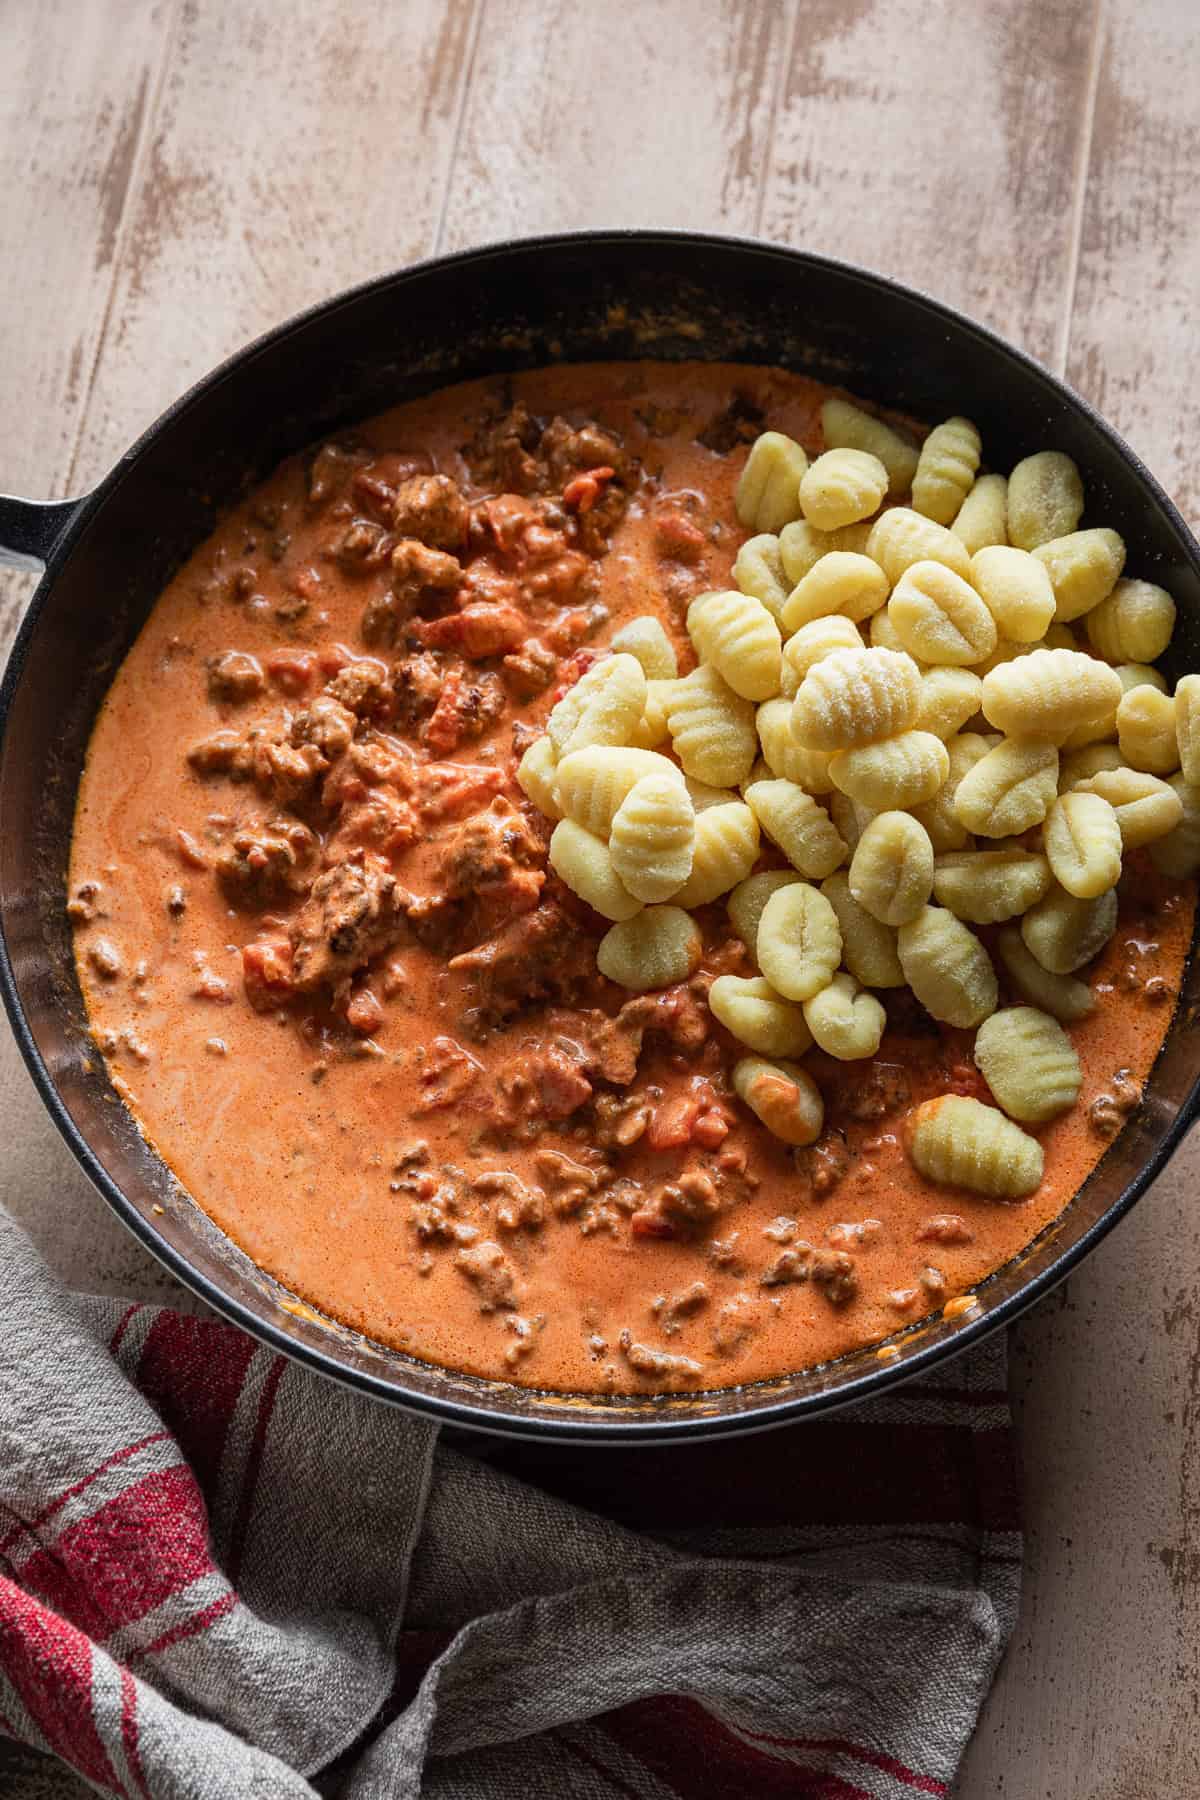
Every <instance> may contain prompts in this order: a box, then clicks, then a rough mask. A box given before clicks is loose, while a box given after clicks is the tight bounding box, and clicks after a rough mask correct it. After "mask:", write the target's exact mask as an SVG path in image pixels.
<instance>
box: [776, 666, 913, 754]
mask: <svg viewBox="0 0 1200 1800" xmlns="http://www.w3.org/2000/svg"><path fill="white" fill-rule="evenodd" d="M920 699H921V677H920V673H919V671H918V669H917V665H916V663H915V662H913V660H912V658H911V657H910V656H904V655H898V654H897V653H896V652H895V651H892V650H835V651H834V652H833V654H832V655H831V656H825V657H822V658H821V661H820V662H818V663H814V664H813V666H812V668H811V669H809V671H808V673H807V675H806V676H805V677H804V680H803V681H802V682H801V683H800V687H799V690H798V691H797V694H796V698H795V700H793V702H792V731H793V732H794V734H795V736H796V738H797V740H798V741H799V742H800V743H801V744H803V745H805V746H806V747H807V748H808V749H810V750H849V749H854V748H856V747H857V746H859V745H861V744H875V743H879V742H881V741H882V740H883V739H884V738H890V737H896V736H897V735H898V733H900V732H902V731H908V730H909V729H910V728H911V726H912V722H913V720H914V719H915V718H916V716H917V707H918V706H919V704H920Z"/></svg>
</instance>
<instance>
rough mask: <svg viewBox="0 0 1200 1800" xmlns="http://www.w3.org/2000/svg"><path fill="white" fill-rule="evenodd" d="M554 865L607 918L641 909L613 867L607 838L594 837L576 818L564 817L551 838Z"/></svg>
mask: <svg viewBox="0 0 1200 1800" xmlns="http://www.w3.org/2000/svg"><path fill="white" fill-rule="evenodd" d="M549 855H550V867H551V868H552V869H553V870H554V873H555V874H556V875H557V876H558V877H559V879H560V881H564V882H565V883H566V885H567V886H568V887H569V888H570V890H571V892H572V893H573V894H578V895H579V898H580V899H581V900H586V901H587V904H588V905H589V906H590V907H592V908H594V910H595V911H596V912H598V913H599V914H600V915H601V916H602V917H603V918H605V919H614V920H620V919H631V918H633V916H634V914H635V913H637V912H640V911H641V906H642V903H641V901H640V900H637V899H635V898H634V896H633V895H632V894H631V893H630V892H629V890H628V888H626V887H625V885H624V883H623V882H622V881H621V878H620V876H619V875H618V874H617V872H616V869H615V867H614V866H613V860H612V855H611V853H610V851H609V848H608V845H607V844H606V843H605V842H604V839H603V838H598V837H594V836H593V835H592V833H591V832H590V831H585V830H584V828H583V826H582V825H577V824H576V823H575V821H574V819H560V820H559V822H558V824H557V825H556V826H555V827H554V831H553V833H552V834H551V838H550V852H549Z"/></svg>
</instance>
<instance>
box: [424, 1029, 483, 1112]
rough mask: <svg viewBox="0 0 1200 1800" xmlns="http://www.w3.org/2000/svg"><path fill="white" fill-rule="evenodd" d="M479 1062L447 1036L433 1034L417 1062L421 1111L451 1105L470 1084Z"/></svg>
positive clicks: (475, 1077)
mask: <svg viewBox="0 0 1200 1800" xmlns="http://www.w3.org/2000/svg"><path fill="white" fill-rule="evenodd" d="M482 1073H483V1066H482V1064H481V1063H479V1062H477V1061H476V1059H475V1058H474V1057H473V1056H472V1055H471V1053H470V1051H469V1050H464V1049H463V1047H462V1045H461V1044H458V1043H456V1042H455V1041H454V1039H453V1038H450V1037H435V1038H434V1040H433V1042H432V1044H431V1045H430V1046H429V1050H428V1053H427V1055H426V1057H425V1060H424V1062H423V1063H422V1064H421V1073H420V1076H419V1083H420V1088H421V1098H420V1101H419V1102H418V1104H419V1105H420V1107H421V1109H422V1111H423V1112H432V1111H434V1110H435V1109H438V1108H441V1107H444V1106H454V1105H456V1104H457V1103H458V1101H460V1100H461V1099H462V1097H463V1095H464V1094H465V1093H466V1092H467V1091H468V1089H470V1088H472V1087H474V1085H475V1083H476V1081H478V1079H479V1077H480V1075H481V1074H482Z"/></svg>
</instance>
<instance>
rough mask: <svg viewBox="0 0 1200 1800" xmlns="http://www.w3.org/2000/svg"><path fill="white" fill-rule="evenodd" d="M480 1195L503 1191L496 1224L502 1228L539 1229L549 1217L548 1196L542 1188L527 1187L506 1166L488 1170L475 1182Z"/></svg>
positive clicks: (514, 1229)
mask: <svg viewBox="0 0 1200 1800" xmlns="http://www.w3.org/2000/svg"><path fill="white" fill-rule="evenodd" d="M471 1186H472V1188H473V1189H474V1190H475V1192H476V1193H477V1194H486V1195H491V1194H499V1195H500V1200H499V1202H498V1204H497V1206H496V1211H495V1220H496V1225H497V1226H498V1228H499V1229H500V1230H501V1231H522V1230H528V1231H536V1230H537V1229H538V1228H539V1226H541V1225H543V1224H544V1223H545V1220H546V1196H545V1194H544V1193H543V1192H542V1190H541V1188H531V1187H528V1186H526V1184H525V1182H523V1181H522V1180H521V1178H520V1176H519V1175H514V1174H512V1173H511V1171H509V1170H506V1169H485V1171H484V1173H483V1174H482V1175H477V1176H476V1177H475V1179H474V1181H473V1182H472V1183H471Z"/></svg>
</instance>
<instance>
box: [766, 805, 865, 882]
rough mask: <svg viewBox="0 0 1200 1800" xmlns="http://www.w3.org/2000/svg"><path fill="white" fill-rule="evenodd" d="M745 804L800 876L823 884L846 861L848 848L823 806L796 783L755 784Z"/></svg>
mask: <svg viewBox="0 0 1200 1800" xmlns="http://www.w3.org/2000/svg"><path fill="white" fill-rule="evenodd" d="M746 803H747V805H748V806H749V807H750V810H751V811H752V812H753V814H754V816H755V818H756V819H757V820H758V822H759V824H760V826H761V827H762V829H763V830H764V831H765V832H766V834H767V836H768V837H769V838H770V839H771V842H772V843H773V844H777V845H778V847H779V848H780V850H782V851H783V854H784V855H785V856H786V857H787V859H788V861H789V862H790V863H791V865H792V867H793V869H796V870H797V871H798V872H799V873H800V874H801V875H804V876H807V877H808V878H809V879H810V880H813V881H821V880H823V879H824V877H825V876H826V875H832V873H833V871H834V870H835V869H837V868H840V867H841V865H842V863H844V862H845V860H846V846H845V843H844V842H843V840H842V837H841V835H840V833H839V832H838V828H837V826H836V825H835V824H834V823H833V820H832V819H831V818H830V817H829V814H828V813H827V812H826V811H825V808H824V807H823V806H819V805H818V804H817V802H816V801H815V800H814V799H813V797H812V795H811V794H806V793H805V792H804V789H803V788H799V787H797V786H796V784H795V782H793V781H779V780H775V781H756V782H754V783H753V784H752V786H750V787H748V788H747V789H746Z"/></svg>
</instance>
